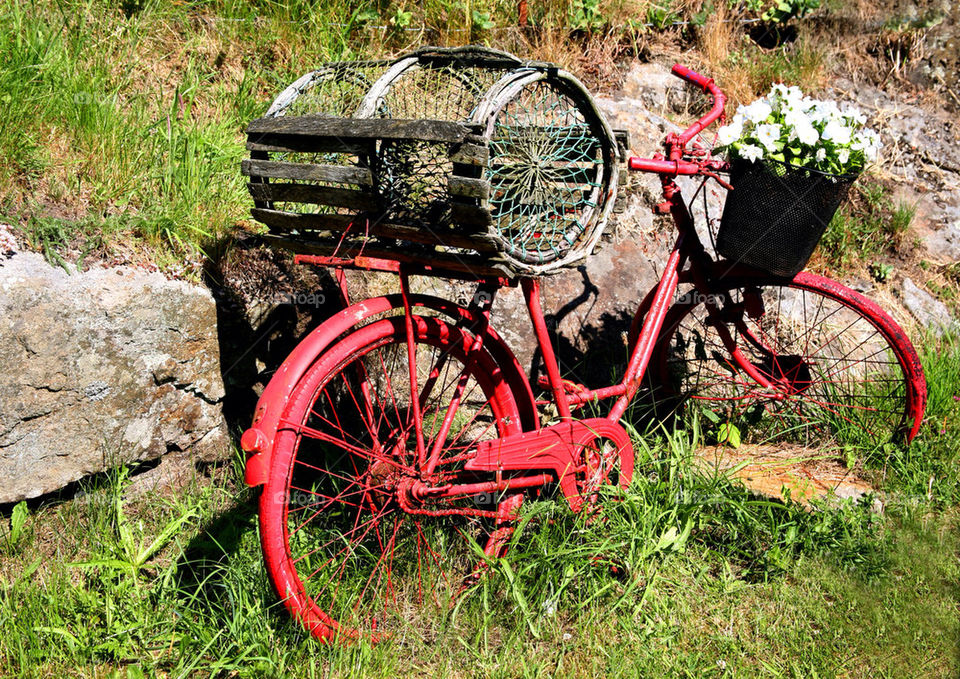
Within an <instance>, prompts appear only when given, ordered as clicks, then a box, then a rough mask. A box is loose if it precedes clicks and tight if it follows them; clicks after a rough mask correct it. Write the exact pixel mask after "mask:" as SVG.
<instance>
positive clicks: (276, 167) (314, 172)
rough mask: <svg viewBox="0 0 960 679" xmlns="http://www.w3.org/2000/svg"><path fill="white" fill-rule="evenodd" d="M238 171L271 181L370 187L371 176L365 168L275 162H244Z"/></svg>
mask: <svg viewBox="0 0 960 679" xmlns="http://www.w3.org/2000/svg"><path fill="white" fill-rule="evenodd" d="M240 171H241V172H242V173H243V174H245V175H248V176H251V177H270V178H271V179H299V180H304V181H317V182H337V183H340V184H360V185H362V186H371V185H372V184H373V176H372V175H371V174H370V170H369V169H367V168H365V167H354V166H352V165H321V164H313V163H287V162H283V161H276V160H244V161H242V162H241V163H240Z"/></svg>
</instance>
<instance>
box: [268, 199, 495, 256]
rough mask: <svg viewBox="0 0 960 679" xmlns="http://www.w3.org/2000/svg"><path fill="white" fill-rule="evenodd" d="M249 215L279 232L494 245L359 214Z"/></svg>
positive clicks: (483, 248) (461, 234)
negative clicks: (310, 231) (344, 234)
mask: <svg viewBox="0 0 960 679" xmlns="http://www.w3.org/2000/svg"><path fill="white" fill-rule="evenodd" d="M250 214H251V215H252V216H253V218H254V219H256V220H257V221H259V222H262V223H264V224H266V225H267V226H269V227H271V228H274V229H279V230H283V231H293V230H296V231H300V232H304V231H307V230H316V229H319V230H332V231H338V232H342V231H347V230H348V229H349V230H350V233H351V234H353V235H355V236H363V235H370V236H377V237H381V238H395V239H398V240H406V241H411V242H414V243H424V244H426V245H445V246H447V247H453V248H467V249H472V250H476V251H478V252H494V251H495V250H496V246H495V245H494V244H493V243H492V242H489V241H486V240H484V239H483V238H482V237H480V236H473V235H469V234H465V233H464V232H463V229H460V230H458V231H457V232H452V231H449V230H446V229H436V230H433V229H429V228H426V227H417V226H407V225H404V224H391V223H388V222H382V221H377V220H376V219H371V220H370V221H369V223H367V222H365V221H364V219H363V218H362V217H355V216H353V215H318V214H296V213H290V212H283V211H280V210H264V209H260V208H254V209H252V210H251V211H250Z"/></svg>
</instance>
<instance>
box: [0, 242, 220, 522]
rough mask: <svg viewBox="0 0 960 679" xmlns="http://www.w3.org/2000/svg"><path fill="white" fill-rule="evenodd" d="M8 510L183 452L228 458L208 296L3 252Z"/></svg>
mask: <svg viewBox="0 0 960 679" xmlns="http://www.w3.org/2000/svg"><path fill="white" fill-rule="evenodd" d="M0 290H2V294H0V365H2V366H3V367H4V368H5V369H4V370H3V371H2V372H0V478H2V479H3V484H2V485H0V503H6V502H14V501H17V500H20V499H22V498H30V497H35V496H38V495H41V494H44V493H47V492H50V491H54V490H57V489H59V488H62V487H63V486H65V485H67V484H69V483H70V482H72V481H75V480H77V479H80V478H82V477H84V476H86V475H88V474H91V473H94V472H98V471H102V470H104V469H106V468H107V467H109V466H111V465H114V464H118V463H122V462H130V461H134V460H146V459H151V458H156V457H158V456H160V455H163V454H164V453H167V452H168V451H174V450H183V451H188V450H189V451H191V452H192V453H193V454H195V455H197V456H199V457H204V458H209V457H212V456H215V455H218V454H220V453H221V452H223V451H224V450H226V449H227V438H226V435H225V434H226V432H225V427H224V425H223V419H222V416H221V412H220V411H221V406H220V402H221V400H222V399H223V396H224V390H223V382H222V380H221V375H220V355H219V346H218V338H217V311H216V306H215V304H214V300H213V297H212V296H211V295H210V293H209V291H207V290H206V289H205V288H198V287H196V286H193V285H189V284H187V283H184V282H181V281H170V280H167V279H166V278H164V277H163V276H162V275H160V274H158V273H146V272H143V271H140V270H136V269H130V268H112V269H108V268H94V269H91V270H89V271H86V272H83V273H74V274H72V275H68V274H67V273H66V272H65V271H64V270H63V269H59V268H54V267H52V266H50V265H49V264H48V263H47V262H46V261H45V260H44V259H43V258H42V257H40V256H39V255H36V254H33V253H18V254H14V255H12V256H11V257H9V258H7V259H4V258H3V257H2V255H0Z"/></svg>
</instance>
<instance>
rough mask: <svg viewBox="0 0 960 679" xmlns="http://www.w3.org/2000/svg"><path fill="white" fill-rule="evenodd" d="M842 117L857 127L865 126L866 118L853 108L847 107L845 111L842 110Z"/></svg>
mask: <svg viewBox="0 0 960 679" xmlns="http://www.w3.org/2000/svg"><path fill="white" fill-rule="evenodd" d="M843 115H844V117H845V118H848V119H849V120H852V121H853V122H855V123H856V124H857V125H866V124H867V116H865V115H863V114H862V113H860V109H858V108H856V107H854V106H847V107H846V108H845V109H843Z"/></svg>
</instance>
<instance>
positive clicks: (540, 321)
mask: <svg viewBox="0 0 960 679" xmlns="http://www.w3.org/2000/svg"><path fill="white" fill-rule="evenodd" d="M673 72H674V74H675V75H677V76H678V77H681V78H683V79H685V80H688V81H690V82H693V83H695V84H697V85H699V86H701V87H702V88H703V89H704V91H706V92H709V93H710V94H711V95H712V96H713V98H714V105H713V107H712V109H711V110H710V112H709V113H707V115H705V116H704V117H703V118H701V119H699V120H698V121H697V122H696V123H694V124H693V125H692V126H691V127H690V128H688V129H687V130H686V131H684V132H683V133H681V134H670V135H668V136H667V138H666V140H665V144H664V146H665V150H666V156H664V155H662V154H655V155H654V157H653V159H640V158H631V159H630V161H629V167H630V168H631V169H633V170H640V171H647V172H655V173H657V174H659V175H660V178H661V185H662V190H663V195H664V199H665V200H664V202H663V203H661V204H659V205H658V206H657V207H656V211H658V212H660V213H663V214H671V215H672V217H673V220H674V222H675V224H676V227H677V231H678V236H677V239H676V241H675V244H674V247H673V251H672V252H671V254H670V256H669V258H668V259H667V263H666V267H665V269H664V271H663V275H662V276H661V279H660V281H659V283H658V284H657V286H656V288H654V290H652V291H651V293H650V294H649V295H648V296H647V298H646V299H644V301H643V303H642V304H641V306H640V310H638V314H637V317H638V318H640V316H641V314H642V315H643V317H644V319H643V322H642V326H641V327H640V330H639V332H638V337H639V341H638V342H637V343H636V345H635V347H634V349H633V351H632V353H631V356H630V358H629V361H628V364H627V369H626V371H625V374H624V376H623V379H622V380H621V381H620V382H619V383H618V384H614V385H611V386H608V387H603V388H599V389H591V390H588V389H579V390H577V391H576V392H575V393H570V392H569V391H568V389H567V388H566V386H565V383H564V381H563V379H562V377H561V374H560V367H559V364H558V362H557V358H556V355H555V354H554V351H553V344H552V342H551V339H550V335H549V331H548V329H547V324H546V319H545V317H544V314H543V309H542V307H541V302H540V281H539V279H533V278H526V279H522V280H521V281H520V282H519V284H520V287H521V289H522V291H523V295H524V300H525V302H526V306H527V310H528V313H529V316H530V320H531V323H532V325H533V328H534V332H535V335H536V338H537V344H538V346H539V348H540V350H541V352H542V356H543V359H544V364H545V368H546V372H547V387H548V388H549V390H550V392H551V393H552V396H553V401H554V403H555V405H556V408H557V411H558V414H559V416H560V421H561V423H568V422H572V421H573V416H572V410H573V409H574V408H577V407H579V406H582V405H584V404H585V403H587V402H590V401H599V400H603V399H609V398H616V401H615V402H614V404H613V406H612V407H611V408H610V411H609V412H608V414H607V415H606V416H605V418H604V419H606V420H607V421H608V422H610V423H612V424H615V423H617V422H618V421H619V419H620V418H621V416H622V415H623V413H624V412H625V411H626V409H627V407H628V406H629V404H630V402H631V401H632V399H633V398H634V396H635V395H636V393H637V391H638V390H639V388H640V385H641V382H642V380H643V376H644V373H645V371H646V369H647V366H648V364H649V362H650V357H651V355H652V353H653V350H654V345H655V342H656V338H657V336H658V334H659V332H660V329H661V328H662V326H663V322H664V319H665V317H666V314H667V310H668V309H669V307H670V305H671V303H672V301H673V298H674V295H675V292H676V290H677V286H678V285H679V281H680V272H681V271H682V270H683V268H684V266H685V265H686V263H687V262H688V261H689V260H690V259H695V260H697V263H698V264H700V265H702V266H708V265H709V264H712V260H711V259H710V257H709V255H707V253H706V251H705V250H704V248H703V245H702V243H701V242H700V240H699V237H698V236H697V233H696V229H695V228H694V224H693V218H692V216H691V215H690V212H689V210H688V209H687V207H686V204H685V203H684V202H683V200H682V196H681V194H680V189H679V187H678V186H677V184H676V182H675V181H674V177H675V176H677V175H681V174H683V175H694V174H704V175H706V176H713V177H716V175H715V174H714V171H715V170H721V169H723V163H720V162H718V161H713V160H706V161H701V162H690V161H685V160H683V156H684V150H685V147H686V144H687V143H688V142H689V141H690V140H691V139H692V138H693V137H694V136H695V135H696V134H698V133H699V132H700V131H701V130H703V129H704V128H705V127H707V126H708V125H710V124H711V123H712V122H713V121H715V120H717V119H721V118H722V117H723V107H724V102H725V99H726V98H725V96H724V95H723V93H722V92H721V91H720V90H719V89H718V88H717V87H716V86H715V85H714V84H713V81H712V80H710V79H707V78H703V77H702V76H699V75H697V74H696V73H694V72H693V71H690V70H689V69H685V68H684V67H682V66H679V65H677V66H674V69H673ZM721 181H722V180H721ZM296 261H297V262H298V263H304V264H313V265H318V266H325V267H332V268H334V269H335V270H336V272H337V281H338V284H339V286H340V291H341V295H342V300H343V302H344V305H345V307H346V308H345V309H344V312H341V314H338V315H337V316H335V317H334V318H332V319H330V320H329V321H328V322H326V323H324V324H322V325H321V326H320V327H319V328H317V329H316V330H315V331H314V332H313V333H311V335H310V336H309V337H308V338H307V340H305V342H304V343H303V344H302V345H301V347H298V348H297V350H295V351H294V353H293V354H291V356H290V357H289V358H288V360H287V361H286V362H285V363H284V365H283V366H282V367H281V369H280V370H279V371H278V373H277V376H276V377H275V378H274V379H273V380H271V382H270V384H269V385H268V386H267V388H266V389H265V390H264V393H263V394H262V396H261V398H260V400H259V402H258V404H257V411H256V414H255V417H254V424H253V426H251V428H250V429H248V430H247V431H245V432H244V435H243V437H242V438H241V448H242V449H243V450H244V451H246V452H248V453H253V455H252V456H251V458H250V459H249V460H248V462H247V466H246V481H247V483H248V484H249V485H251V486H255V485H260V484H262V483H263V482H264V481H265V480H266V477H267V475H268V473H269V468H270V464H269V463H270V460H269V451H270V450H271V448H272V444H273V438H274V435H275V433H276V430H277V428H278V426H280V416H281V413H282V410H283V407H284V405H285V403H286V400H287V398H288V396H289V393H290V391H291V389H292V387H293V385H295V384H296V383H297V381H298V380H299V379H300V378H301V377H302V375H303V374H304V373H305V372H306V370H307V369H308V368H309V367H310V365H311V364H312V362H313V360H314V359H315V357H316V356H318V355H319V354H320V353H321V352H322V351H323V350H324V349H325V348H326V347H328V346H330V345H331V344H332V343H333V341H334V340H335V339H336V338H337V337H339V336H340V335H341V334H342V333H343V332H344V331H346V330H347V329H348V328H350V327H352V326H354V325H355V324H356V323H358V322H360V321H361V320H362V319H364V318H369V317H371V316H372V315H374V314H375V313H376V312H375V311H374V309H376V310H378V311H379V312H380V313H382V312H383V311H386V310H388V309H389V308H393V309H402V310H403V312H404V314H405V316H406V318H407V321H406V332H407V358H408V361H409V363H410V366H411V375H413V370H412V366H414V365H415V363H416V346H415V342H414V341H413V330H412V324H411V322H410V319H411V316H412V313H413V309H414V307H416V306H427V307H432V308H434V309H437V310H440V311H442V312H444V313H446V314H447V315H448V316H451V317H453V318H454V319H456V320H457V322H465V323H467V324H468V325H469V326H470V327H471V329H472V331H473V333H474V337H475V338H476V339H475V342H474V345H473V346H472V347H470V350H469V352H468V356H469V353H470V352H477V351H481V350H483V349H484V348H486V349H488V350H490V351H491V352H492V353H495V354H498V355H499V358H500V359H501V360H502V361H503V364H504V365H505V367H506V370H505V379H507V380H508V381H509V382H510V383H511V386H512V387H513V388H514V391H515V392H516V393H518V398H519V399H520V400H521V401H523V403H521V404H520V411H521V417H522V418H523V419H524V420H526V421H525V423H524V424H525V426H524V428H525V429H527V430H533V431H536V430H537V429H539V426H540V423H539V418H538V415H537V413H536V406H535V405H534V404H533V401H532V389H531V387H530V384H529V380H528V378H527V377H526V376H525V375H520V374H518V370H517V368H519V366H518V364H517V362H516V359H515V358H514V357H513V355H512V353H511V352H510V350H509V349H508V348H507V347H506V345H505V344H503V342H502V340H500V338H499V337H498V336H497V335H496V333H494V332H493V331H492V329H491V328H490V326H489V313H490V306H491V305H492V302H493V299H494V297H495V295H496V292H497V290H498V289H500V288H502V287H505V286H513V285H516V284H517V281H514V280H510V279H505V278H500V279H485V278H480V277H470V276H469V275H465V274H462V273H453V272H449V271H445V270H440V269H433V268H431V267H423V266H410V265H405V264H401V263H399V262H396V261H392V260H382V259H374V258H367V257H362V256H361V257H353V258H340V257H336V256H312V255H298V256H297V258H296ZM696 268H697V267H692V270H696ZM343 269H360V270H377V271H388V272H392V273H395V274H398V275H399V278H400V288H401V292H400V296H399V300H397V299H396V298H395V296H394V299H393V300H392V302H391V304H390V305H385V304H384V303H383V301H384V300H386V298H379V299H378V300H366V301H364V302H361V303H360V304H359V305H357V306H356V308H354V307H352V306H351V305H350V300H349V292H348V290H347V284H346V278H345V277H344V276H343ZM413 275H428V276H431V275H433V276H443V277H447V278H459V279H467V280H473V281H475V282H476V283H477V284H478V286H479V288H478V290H479V291H484V292H485V293H486V294H485V295H479V294H478V295H475V296H474V302H473V303H471V304H470V305H469V306H468V307H462V306H457V305H451V304H450V303H448V302H444V301H443V300H427V299H426V298H424V297H423V296H415V295H412V294H411V293H410V290H409V277H410V276H413ZM695 278H696V279H697V280H695V283H696V284H697V287H701V286H702V285H705V283H704V282H703V281H702V280H700V277H698V276H695ZM651 295H652V297H651ZM478 300H481V301H479V302H478ZM398 302H399V303H398ZM725 342H727V343H728V344H729V348H730V349H731V353H734V354H736V353H737V348H736V346H735V344H734V342H733V340H732V339H730V338H729V336H728V337H727V338H725ZM743 362H744V364H745V365H744V366H743V367H744V368H745V369H746V370H747V371H748V372H751V371H752V372H754V373H756V370H755V369H753V370H751V369H752V368H753V366H750V365H749V362H748V361H743ZM756 377H757V378H758V381H762V380H763V379H764V378H763V376H762V375H759V374H757V375H756ZM521 383H522V384H521ZM410 387H411V391H412V392H413V395H414V398H412V404H413V407H412V410H413V413H412V416H413V418H414V427H415V429H416V431H417V436H416V445H417V458H418V460H419V463H420V465H421V468H422V469H425V470H431V469H433V468H435V466H436V459H437V457H438V455H439V450H438V449H437V447H436V446H435V447H434V449H433V450H431V451H427V450H426V448H425V444H424V442H423V440H422V433H421V414H420V412H419V407H418V404H419V399H418V398H416V397H415V396H416V392H417V389H418V385H417V383H416V379H411V384H410ZM528 398H529V401H528ZM455 406H456V403H455V402H454V403H452V404H451V407H450V409H448V412H447V413H446V416H445V418H444V422H443V424H442V425H441V426H442V427H449V424H450V421H451V420H452V415H453V411H454V408H455ZM531 411H532V412H531ZM617 426H618V427H619V425H617ZM596 427H603V425H600V424H599V423H595V424H594V428H596ZM604 428H605V427H604ZM573 433H574V432H572V430H571V432H570V435H571V436H572V435H573ZM611 435H612V434H611ZM438 440H442V437H438ZM618 445H619V444H618ZM627 445H629V442H627ZM501 462H502V460H501ZM558 473H560V474H561V475H562V471H558ZM512 481H513V483H514V487H516V481H518V480H517V479H513V480H512ZM504 489H505V488H497V490H504ZM489 490H494V489H493V488H491V489H489ZM474 492H475V491H474Z"/></svg>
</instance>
